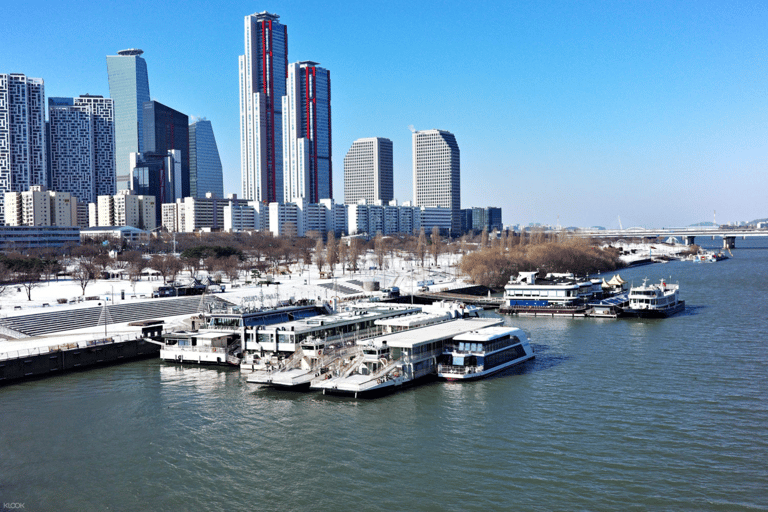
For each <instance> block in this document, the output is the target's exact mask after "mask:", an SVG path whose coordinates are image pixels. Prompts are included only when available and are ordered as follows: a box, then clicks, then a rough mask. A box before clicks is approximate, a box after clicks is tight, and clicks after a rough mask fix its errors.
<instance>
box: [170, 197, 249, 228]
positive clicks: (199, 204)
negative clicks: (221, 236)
mask: <svg viewBox="0 0 768 512" xmlns="http://www.w3.org/2000/svg"><path fill="white" fill-rule="evenodd" d="M248 203H249V201H247V200H245V199H238V198H237V194H229V195H228V196H227V197H224V198H222V197H216V196H215V195H214V194H213V193H211V192H206V194H205V197H185V198H184V199H177V200H176V202H175V203H166V204H163V207H162V226H163V228H165V229H166V230H168V231H171V232H181V233H192V232H194V231H200V230H210V231H221V230H223V229H225V218H226V216H225V214H224V208H226V207H227V206H231V205H238V206H247V205H248Z"/></svg>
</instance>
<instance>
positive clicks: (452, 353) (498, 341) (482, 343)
mask: <svg viewBox="0 0 768 512" xmlns="http://www.w3.org/2000/svg"><path fill="white" fill-rule="evenodd" d="M534 357H535V355H534V353H533V349H532V348H531V345H530V343H529V342H528V336H527V335H526V334H525V332H524V331H523V330H522V329H518V328H516V327H502V326H499V327H486V328H485V329H479V330H476V331H471V332H467V333H464V334H460V335H459V336H456V337H455V338H453V340H452V341H450V342H447V343H446V344H445V350H444V351H443V356H442V362H441V364H439V365H438V367H437V376H438V377H439V378H441V379H445V380H469V379H481V378H483V377H486V376H488V375H491V374H494V373H497V372H500V371H502V370H504V369H506V368H509V367H511V366H514V365H517V364H520V363H523V362H525V361H528V360H529V359H533V358H534Z"/></svg>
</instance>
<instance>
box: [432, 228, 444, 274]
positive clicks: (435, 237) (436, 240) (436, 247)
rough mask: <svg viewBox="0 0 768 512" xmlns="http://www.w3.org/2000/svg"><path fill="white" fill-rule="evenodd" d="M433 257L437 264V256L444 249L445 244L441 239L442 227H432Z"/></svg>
mask: <svg viewBox="0 0 768 512" xmlns="http://www.w3.org/2000/svg"><path fill="white" fill-rule="evenodd" d="M430 250H431V252H432V257H433V258H434V260H435V266H437V258H438V257H439V256H440V253H441V252H442V250H443V244H442V242H441V240H440V228H438V227H437V226H433V227H432V246H431V247H430Z"/></svg>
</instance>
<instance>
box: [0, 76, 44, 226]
mask: <svg viewBox="0 0 768 512" xmlns="http://www.w3.org/2000/svg"><path fill="white" fill-rule="evenodd" d="M45 146H46V141H45V86H44V84H43V79H42V78H30V77H27V76H26V75H23V74H18V73H12V74H0V197H2V194H3V193H4V192H23V191H25V190H27V189H29V187H30V186H32V185H43V186H47V185H48V179H47V164H46V151H45ZM3 218H4V207H3V205H2V204H0V224H2V223H3V222H2V221H3Z"/></svg>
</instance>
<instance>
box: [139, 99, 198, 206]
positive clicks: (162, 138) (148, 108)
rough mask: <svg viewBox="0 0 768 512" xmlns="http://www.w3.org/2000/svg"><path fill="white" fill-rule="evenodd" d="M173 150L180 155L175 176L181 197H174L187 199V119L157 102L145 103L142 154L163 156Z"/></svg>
mask: <svg viewBox="0 0 768 512" xmlns="http://www.w3.org/2000/svg"><path fill="white" fill-rule="evenodd" d="M173 150H176V151H179V153H180V155H181V174H180V175H178V174H177V175H176V176H175V179H176V181H177V184H176V186H177V187H178V186H179V185H180V186H181V189H180V190H181V195H180V196H179V195H178V194H177V196H176V197H189V195H190V194H189V117H188V116H187V115H186V114H182V113H181V112H179V111H178V110H174V109H172V108H170V107H167V106H165V105H163V104H162V103H160V102H158V101H147V102H145V103H144V153H155V154H160V155H163V156H165V155H167V154H168V152H169V151H173ZM179 177H180V178H181V182H180V183H179V182H178V179H179ZM177 190H178V189H177Z"/></svg>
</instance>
